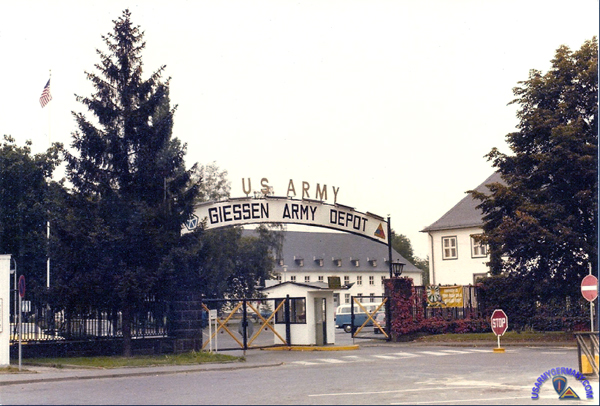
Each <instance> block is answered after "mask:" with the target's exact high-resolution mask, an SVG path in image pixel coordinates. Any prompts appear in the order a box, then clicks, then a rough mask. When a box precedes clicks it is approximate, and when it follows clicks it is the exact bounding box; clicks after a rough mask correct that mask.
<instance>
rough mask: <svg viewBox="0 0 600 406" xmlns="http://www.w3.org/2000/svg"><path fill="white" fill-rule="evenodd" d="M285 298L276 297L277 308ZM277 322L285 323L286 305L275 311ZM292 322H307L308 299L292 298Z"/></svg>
mask: <svg viewBox="0 0 600 406" xmlns="http://www.w3.org/2000/svg"><path fill="white" fill-rule="evenodd" d="M282 300H285V299H276V300H275V308H277V307H279V305H280V304H281V301H282ZM275 323H277V324H283V323H285V305H283V306H281V308H280V309H279V310H278V311H277V313H275ZM290 323H292V324H304V323H306V299H304V298H296V299H291V298H290Z"/></svg>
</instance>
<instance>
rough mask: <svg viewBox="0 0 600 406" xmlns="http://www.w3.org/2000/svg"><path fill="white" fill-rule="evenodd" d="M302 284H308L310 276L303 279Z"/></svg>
mask: <svg viewBox="0 0 600 406" xmlns="http://www.w3.org/2000/svg"><path fill="white" fill-rule="evenodd" d="M304 283H310V275H307V276H305V277H304Z"/></svg>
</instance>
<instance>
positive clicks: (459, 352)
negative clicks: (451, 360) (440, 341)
mask: <svg viewBox="0 0 600 406" xmlns="http://www.w3.org/2000/svg"><path fill="white" fill-rule="evenodd" d="M442 351H444V352H450V353H452V354H470V353H471V351H459V350H442Z"/></svg>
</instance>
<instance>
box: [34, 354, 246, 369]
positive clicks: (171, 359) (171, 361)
mask: <svg viewBox="0 0 600 406" xmlns="http://www.w3.org/2000/svg"><path fill="white" fill-rule="evenodd" d="M244 360H245V359H244V357H234V356H231V355H225V354H214V353H209V352H195V351H192V352H187V353H182V354H164V355H137V356H133V357H121V356H111V357H64V358H28V359H27V360H26V361H24V362H23V363H27V364H28V365H37V366H49V367H54V368H63V367H72V366H76V367H80V368H122V367H149V366H161V365H196V364H205V363H215V362H217V363H218V362H239V361H244Z"/></svg>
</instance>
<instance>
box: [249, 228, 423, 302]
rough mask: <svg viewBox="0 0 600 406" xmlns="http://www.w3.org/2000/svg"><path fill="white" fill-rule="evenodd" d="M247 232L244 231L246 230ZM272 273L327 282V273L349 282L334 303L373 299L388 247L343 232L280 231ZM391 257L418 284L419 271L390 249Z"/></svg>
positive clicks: (380, 282) (386, 269)
mask: <svg viewBox="0 0 600 406" xmlns="http://www.w3.org/2000/svg"><path fill="white" fill-rule="evenodd" d="M246 232H248V231H246ZM276 256H277V258H276V264H275V269H274V272H275V274H276V275H277V280H276V281H269V282H268V284H272V283H278V282H286V281H294V282H298V283H312V282H327V280H328V277H329V276H339V277H340V282H341V284H342V285H351V287H350V289H348V290H345V291H344V292H343V293H342V294H343V295H344V296H343V297H339V293H336V295H335V297H334V302H335V303H336V306H337V305H338V304H341V303H350V297H351V296H363V297H365V299H364V300H363V301H367V302H368V301H377V302H379V301H380V300H381V299H380V298H378V299H375V298H376V297H378V296H382V295H383V288H384V287H383V280H384V279H386V278H389V275H390V272H389V262H388V258H389V255H388V246H387V245H385V244H381V243H378V242H376V241H373V240H371V239H368V238H364V237H361V236H358V235H355V234H349V233H343V232H309V231H284V232H283V243H282V248H281V251H280V253H279V255H276ZM392 260H393V261H400V262H402V263H404V264H405V265H404V268H403V272H402V276H407V277H410V278H412V279H413V283H414V284H415V285H421V284H422V271H421V270H420V269H419V268H417V267H416V266H414V265H413V264H411V263H410V262H409V261H408V260H406V258H404V257H403V256H402V255H400V254H399V253H398V252H396V251H395V250H392Z"/></svg>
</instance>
